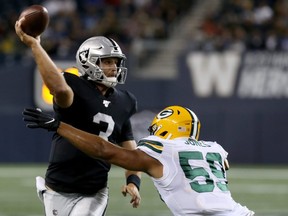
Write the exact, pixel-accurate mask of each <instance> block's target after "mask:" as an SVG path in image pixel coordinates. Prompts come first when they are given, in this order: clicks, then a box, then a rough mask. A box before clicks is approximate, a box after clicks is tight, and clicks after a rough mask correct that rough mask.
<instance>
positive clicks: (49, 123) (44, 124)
mask: <svg viewBox="0 0 288 216" xmlns="http://www.w3.org/2000/svg"><path fill="white" fill-rule="evenodd" d="M22 114H23V116H24V117H23V120H24V121H25V122H28V123H27V124H26V127H28V128H43V129H46V130H48V131H57V128H58V127H59V124H60V121H59V120H57V119H55V118H53V117H52V116H51V115H49V114H47V113H43V112H42V110H41V109H39V108H36V109H33V108H25V109H24V111H23V113H22Z"/></svg>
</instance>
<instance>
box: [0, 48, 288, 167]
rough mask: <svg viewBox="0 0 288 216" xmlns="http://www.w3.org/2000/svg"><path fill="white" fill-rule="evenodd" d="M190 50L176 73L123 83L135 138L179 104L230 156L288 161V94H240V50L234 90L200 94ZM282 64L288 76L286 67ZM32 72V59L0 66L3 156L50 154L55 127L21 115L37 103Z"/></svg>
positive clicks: (19, 158) (22, 158)
mask: <svg viewBox="0 0 288 216" xmlns="http://www.w3.org/2000/svg"><path fill="white" fill-rule="evenodd" d="M191 52H192V51H188V52H183V55H180V56H179V61H178V68H177V74H178V75H177V76H176V77H175V79H172V80H164V79H158V80H155V79H140V78H137V77H135V76H134V75H133V72H130V73H129V75H128V79H127V82H126V84H125V85H124V86H120V88H125V89H128V90H130V91H131V92H133V93H134V94H135V96H136V97H137V98H138V105H139V113H138V114H137V115H135V117H134V119H133V124H134V126H135V127H134V129H135V134H136V139H138V138H140V137H141V136H145V135H147V133H146V128H147V127H148V125H149V123H150V121H151V118H152V117H153V115H154V114H155V113H156V112H158V111H160V110H161V109H162V108H164V107H165V106H169V105H176V104H179V105H183V106H187V107H190V108H191V109H192V110H194V111H195V113H196V114H197V115H198V117H199V118H200V120H201V123H202V130H201V134H200V138H201V139H204V140H215V141H217V142H218V143H220V144H222V145H223V146H224V148H225V149H226V150H227V151H228V152H229V158H230V161H231V162H234V163H255V164H262V163H265V164H282V163H288V157H287V156H286V154H287V151H288V143H287V139H286V134H287V129H288V101H287V96H286V95H283V94H282V95H280V96H279V95H278V97H277V96H273V97H265V98H259V97H258V98H257V97H239V94H238V93H237V88H238V87H239V83H240V81H241V75H242V74H243V73H244V72H243V71H245V73H247V70H245V64H246V63H245V62H243V58H242V56H240V58H241V59H242V60H241V65H240V66H239V67H237V71H236V72H237V79H235V82H234V87H233V89H232V93H231V95H228V96H227V95H226V96H225V97H223V96H221V95H220V96H219V94H218V93H217V91H213V92H212V93H211V94H210V95H208V96H205V97H199V96H198V95H197V94H196V93H195V88H194V87H193V70H191V69H189V67H188V63H187V58H188V57H187V56H188V54H191ZM243 68H244V69H243ZM249 68H251V65H250V66H249ZM246 69H247V68H246ZM282 69H283V71H284V77H285V76H286V77H287V75H286V74H287V72H286V67H283V68H282ZM251 71H254V70H251ZM34 73H35V65H34V62H33V61H31V62H30V63H29V62H26V63H25V64H23V63H17V64H12V65H2V66H1V69H0V74H1V91H0V101H1V107H0V119H1V124H0V147H1V150H0V162H47V160H48V155H49V151H50V137H51V135H52V133H48V132H46V131H43V130H41V129H37V130H31V129H27V128H26V127H25V124H24V122H23V121H22V115H21V113H22V111H23V108H24V107H34V106H35V102H34ZM219 73H221V71H219ZM287 80H288V79H287ZM224 83H225V82H224ZM255 83H256V82H255ZM276 84H277V83H276ZM287 84H288V83H287ZM287 94H288V91H287ZM139 122H140V123H139ZM139 130H142V131H144V132H139Z"/></svg>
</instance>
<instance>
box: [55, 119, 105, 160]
mask: <svg viewBox="0 0 288 216" xmlns="http://www.w3.org/2000/svg"><path fill="white" fill-rule="evenodd" d="M57 133H58V134H59V135H61V136H63V137H64V138H66V139H67V140H69V141H70V143H71V144H72V145H74V146H75V147H76V148H78V149H79V150H81V151H83V152H84V153H85V154H87V155H89V156H90V157H93V158H101V159H105V157H106V154H105V153H104V152H103V149H104V148H105V145H109V143H108V142H107V141H106V140H104V139H102V138H101V137H98V136H95V135H92V134H89V133H87V132H85V131H82V130H78V129H77V128H74V127H73V126H71V125H68V124H66V123H64V122H61V123H60V125H59V127H58V129H57ZM104 151H105V150H104Z"/></svg>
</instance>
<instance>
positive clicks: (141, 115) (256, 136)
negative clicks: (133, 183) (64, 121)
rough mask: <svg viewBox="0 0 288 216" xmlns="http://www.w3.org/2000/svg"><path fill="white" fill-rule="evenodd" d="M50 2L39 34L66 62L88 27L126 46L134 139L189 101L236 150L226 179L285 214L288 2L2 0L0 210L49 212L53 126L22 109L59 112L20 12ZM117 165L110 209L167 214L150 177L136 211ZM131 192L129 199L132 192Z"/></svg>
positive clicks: (214, 134) (254, 203)
mask: <svg viewBox="0 0 288 216" xmlns="http://www.w3.org/2000/svg"><path fill="white" fill-rule="evenodd" d="M31 4H42V5H44V6H46V7H47V9H48V11H49V14H50V16H51V17H50V19H51V20H50V25H49V27H48V29H47V30H46V31H45V33H44V34H43V35H42V44H43V46H44V47H45V49H46V50H47V52H48V53H49V55H50V56H51V57H52V58H53V59H54V60H55V61H56V62H57V64H58V65H59V67H60V68H63V69H64V68H66V67H71V66H73V65H75V62H74V58H75V53H76V50H77V48H78V46H79V45H80V44H81V43H82V42H83V40H85V39H86V38H88V37H91V36H94V35H105V36H109V37H112V38H114V39H115V40H116V41H118V42H119V44H120V45H121V47H122V48H123V52H124V53H125V54H126V55H127V57H128V60H127V67H128V69H129V71H128V78H127V81H126V84H125V85H124V86H119V88H124V89H128V90H130V91H131V92H133V93H134V94H135V96H136V97H137V98H138V106H139V112H138V113H137V114H136V115H135V116H134V117H133V119H132V123H133V126H134V132H135V138H136V140H138V139H139V138H140V137H143V136H146V135H147V133H146V131H147V130H146V128H147V127H148V125H149V123H150V121H151V118H152V117H153V116H154V114H155V113H156V112H157V111H159V110H160V109H162V108H164V107H165V106H168V105H174V104H179V105H183V106H188V107H190V108H191V109H193V110H194V111H195V112H196V113H197V115H198V117H199V118H200V120H201V123H202V131H201V135H200V136H201V139H204V140H216V141H217V142H219V143H220V144H222V145H223V146H224V148H225V149H226V150H227V151H228V152H229V160H230V163H231V166H232V168H231V170H230V171H229V175H230V178H229V179H230V189H231V191H232V193H233V194H234V197H235V199H236V200H238V201H239V202H241V203H243V204H245V205H247V206H249V207H250V208H251V209H254V210H255V211H256V212H257V213H258V214H257V215H260V216H262V215H265V216H266V215H267V216H268V215H269V216H282V215H283V216H284V215H287V214H288V207H287V204H286V202H287V197H288V176H287V168H288V166H287V164H288V157H287V151H288V147H287V146H288V145H287V144H288V143H287V136H286V134H287V129H288V100H287V98H288V67H287V66H288V55H287V54H288V52H287V51H288V31H287V29H288V28H287V27H288V1H286V0H181V1H175V0H44V1H43V0H25V1H24V0H2V1H1V7H0V66H1V67H0V73H1V81H0V82H1V85H0V86H1V91H0V101H1V106H0V119H1V125H0V134H1V136H0V145H1V151H0V216H18V215H19V216H23V215H25V216H26V215H27V216H36V215H41V214H42V209H41V205H40V203H39V201H38V199H37V197H36V193H35V190H34V178H35V176H36V175H41V174H43V173H44V171H45V163H47V160H48V155H49V150H50V144H49V141H50V137H51V134H50V133H47V132H45V131H41V130H37V131H35V130H28V129H26V128H25V125H24V123H23V121H22V116H21V113H22V110H23V108H24V107H35V106H38V107H41V108H42V109H44V110H47V111H51V105H50V104H49V101H47V98H45V94H43V95H44V96H43V95H42V83H41V81H40V79H39V76H37V68H36V67H35V63H34V61H33V58H32V56H31V53H30V52H29V50H27V48H26V47H25V46H24V45H23V44H22V43H20V42H19V40H18V38H17V37H16V34H15V32H14V24H15V21H16V20H17V18H18V15H19V13H20V11H21V10H22V9H23V8H24V7H26V6H28V5H31ZM119 172H120V169H119V168H115V167H113V170H112V172H111V197H110V206H109V211H108V213H109V214H108V215H135V214H137V215H152V216H153V215H155V216H156V215H157V216H161V215H169V212H168V211H167V208H166V207H165V205H163V203H161V201H160V200H159V199H158V195H157V193H156V192H155V191H154V188H153V186H152V184H151V181H150V180H149V179H148V177H147V179H146V177H144V182H143V189H142V198H143V205H142V207H141V208H140V209H137V210H135V209H131V207H130V206H129V205H128V203H129V202H128V200H127V201H126V200H124V201H122V199H121V197H120V195H119V193H118V191H119V187H120V186H119V185H121V184H122V182H121V181H122V180H123V178H121V176H120V175H121V174H120V173H119ZM126 199H127V198H126Z"/></svg>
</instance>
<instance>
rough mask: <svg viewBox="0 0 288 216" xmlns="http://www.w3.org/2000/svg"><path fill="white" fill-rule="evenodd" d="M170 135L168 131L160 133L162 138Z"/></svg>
mask: <svg viewBox="0 0 288 216" xmlns="http://www.w3.org/2000/svg"><path fill="white" fill-rule="evenodd" d="M167 133H168V131H163V132H162V133H160V136H163V137H164V136H165V135H166V134H167Z"/></svg>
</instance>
